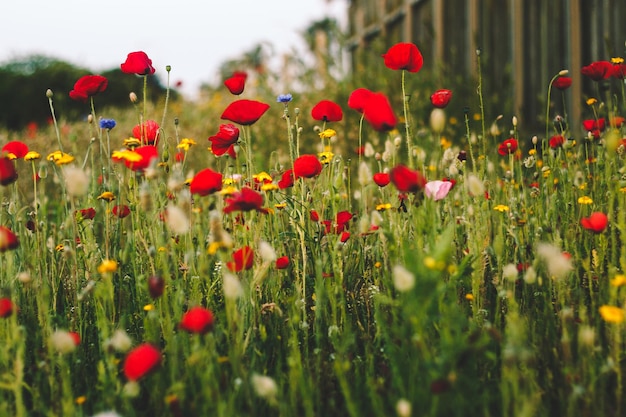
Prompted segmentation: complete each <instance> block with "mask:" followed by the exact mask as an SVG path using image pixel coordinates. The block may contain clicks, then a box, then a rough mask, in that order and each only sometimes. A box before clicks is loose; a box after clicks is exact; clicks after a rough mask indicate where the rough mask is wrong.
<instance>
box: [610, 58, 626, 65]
mask: <svg viewBox="0 0 626 417" xmlns="http://www.w3.org/2000/svg"><path fill="white" fill-rule="evenodd" d="M611 63H612V64H623V63H624V58H622V57H621V56H617V57H614V58H611Z"/></svg>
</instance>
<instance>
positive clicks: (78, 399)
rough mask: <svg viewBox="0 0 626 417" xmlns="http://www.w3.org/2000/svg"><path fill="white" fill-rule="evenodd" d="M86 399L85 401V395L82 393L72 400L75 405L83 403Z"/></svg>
mask: <svg viewBox="0 0 626 417" xmlns="http://www.w3.org/2000/svg"><path fill="white" fill-rule="evenodd" d="M86 401H87V397H85V396H84V395H81V396H80V397H76V399H75V400H74V402H75V403H76V404H77V405H83V404H85V402H86Z"/></svg>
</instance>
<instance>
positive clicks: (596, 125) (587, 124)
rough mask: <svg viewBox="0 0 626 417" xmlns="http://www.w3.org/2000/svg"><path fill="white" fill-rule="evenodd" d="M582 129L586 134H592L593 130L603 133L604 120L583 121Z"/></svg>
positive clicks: (602, 118)
mask: <svg viewBox="0 0 626 417" xmlns="http://www.w3.org/2000/svg"><path fill="white" fill-rule="evenodd" d="M583 127H584V128H585V130H586V131H587V132H593V131H595V130H599V131H603V130H604V128H605V127H606V120H605V119H604V117H601V118H599V119H589V120H583Z"/></svg>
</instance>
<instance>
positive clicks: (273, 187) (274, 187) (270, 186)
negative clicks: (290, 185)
mask: <svg viewBox="0 0 626 417" xmlns="http://www.w3.org/2000/svg"><path fill="white" fill-rule="evenodd" d="M278 189H279V187H278V184H274V183H273V182H270V183H267V184H263V185H262V186H261V191H276V190H278Z"/></svg>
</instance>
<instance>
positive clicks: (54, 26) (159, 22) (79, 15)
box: [0, 0, 347, 94]
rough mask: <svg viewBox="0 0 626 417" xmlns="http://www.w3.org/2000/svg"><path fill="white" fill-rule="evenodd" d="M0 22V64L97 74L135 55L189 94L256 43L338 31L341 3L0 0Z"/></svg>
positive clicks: (279, 43)
mask: <svg viewBox="0 0 626 417" xmlns="http://www.w3.org/2000/svg"><path fill="white" fill-rule="evenodd" d="M0 15H1V16H2V21H1V22H0V39H1V41H0V63H5V62H7V61H9V60H11V59H14V58H18V57H24V56H26V55H30V54H34V53H38V54H44V55H48V56H51V57H55V58H60V59H63V60H66V61H68V62H71V63H73V64H76V65H81V66H85V67H87V68H89V69H91V70H93V71H94V72H96V73H97V72H98V71H100V70H106V69H111V68H115V67H119V65H120V64H121V63H122V62H124V60H125V59H126V55H127V54H128V53H129V52H133V51H138V50H143V51H145V52H146V53H147V54H148V56H149V57H150V58H151V59H152V63H153V66H154V67H155V68H156V69H157V73H158V74H160V75H161V77H162V78H161V79H163V80H164V79H165V78H164V77H163V76H164V74H165V73H166V72H165V66H166V65H171V66H172V72H171V80H172V81H173V82H175V81H178V80H181V81H182V82H183V86H184V87H183V91H184V92H185V93H188V94H192V93H193V92H194V91H195V90H196V88H197V87H198V86H199V85H200V84H201V83H202V82H214V81H215V80H216V74H217V69H218V67H219V65H220V64H221V63H223V62H224V61H226V60H228V59H232V58H236V57H238V56H239V55H240V54H241V53H242V52H244V51H248V50H250V49H251V48H252V47H253V46H254V45H256V44H257V43H259V42H261V41H267V42H269V43H271V44H272V45H274V47H275V51H276V52H277V53H281V52H287V51H289V50H290V49H291V48H292V47H294V46H300V45H302V44H301V39H302V37H301V36H300V34H299V32H301V31H303V30H304V29H306V27H307V26H308V25H309V24H310V23H311V22H313V21H315V20H319V19H322V18H324V17H327V16H329V17H334V18H336V19H338V20H339V21H340V22H341V24H342V26H344V27H345V25H344V23H343V22H345V21H346V15H347V0H333V1H332V2H330V4H328V2H327V1H326V0H217V1H211V0H195V1H194V0H169V1H166V0H103V1H101V2H98V1H85V0H57V1H53V0H10V1H7V0H4V1H3V5H2V10H1V11H0ZM302 48H305V46H303V45H302Z"/></svg>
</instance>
